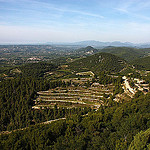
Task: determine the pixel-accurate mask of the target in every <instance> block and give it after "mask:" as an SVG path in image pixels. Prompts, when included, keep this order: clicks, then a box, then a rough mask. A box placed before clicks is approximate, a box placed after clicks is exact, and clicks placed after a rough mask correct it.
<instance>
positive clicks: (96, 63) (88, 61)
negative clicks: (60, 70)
mask: <svg viewBox="0 0 150 150" xmlns="http://www.w3.org/2000/svg"><path fill="white" fill-rule="evenodd" d="M124 67H126V62H125V61H124V60H123V59H121V58H119V57H117V56H115V55H112V54H109V53H97V54H94V55H91V56H87V57H85V58H80V59H78V60H75V61H74V62H71V63H69V68H70V69H71V70H74V71H78V72H79V71H88V70H91V71H93V72H95V73H98V72H100V71H110V72H119V71H121V70H122V69H123V68H124Z"/></svg>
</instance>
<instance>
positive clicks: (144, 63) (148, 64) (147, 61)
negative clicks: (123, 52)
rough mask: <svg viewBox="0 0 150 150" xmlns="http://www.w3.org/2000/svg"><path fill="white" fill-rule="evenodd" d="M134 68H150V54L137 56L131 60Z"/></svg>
mask: <svg viewBox="0 0 150 150" xmlns="http://www.w3.org/2000/svg"><path fill="white" fill-rule="evenodd" d="M131 63H132V64H133V65H134V66H135V68H136V69H139V70H150V56H148V57H144V58H139V59H136V60H134V61H132V62H131Z"/></svg>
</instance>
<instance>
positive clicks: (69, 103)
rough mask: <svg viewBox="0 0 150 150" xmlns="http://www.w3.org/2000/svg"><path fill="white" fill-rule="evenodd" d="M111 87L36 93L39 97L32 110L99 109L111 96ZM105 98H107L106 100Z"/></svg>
mask: <svg viewBox="0 0 150 150" xmlns="http://www.w3.org/2000/svg"><path fill="white" fill-rule="evenodd" d="M113 89H114V86H113V85H107V87H106V86H104V85H99V86H98V87H94V86H91V87H89V88H84V87H68V88H60V87H58V88H56V89H51V90H48V91H40V92H37V94H38V95H39V96H38V97H37V99H36V100H35V104H36V105H35V106H33V108H34V109H40V108H44V107H54V105H56V104H57V105H58V107H67V108H72V107H91V108H99V107H100V106H101V105H104V103H105V101H106V100H107V99H109V95H110V94H113ZM106 97H107V98H106Z"/></svg>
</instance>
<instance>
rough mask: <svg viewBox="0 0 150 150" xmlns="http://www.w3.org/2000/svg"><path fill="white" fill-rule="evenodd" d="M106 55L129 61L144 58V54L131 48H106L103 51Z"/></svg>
mask: <svg viewBox="0 0 150 150" xmlns="http://www.w3.org/2000/svg"><path fill="white" fill-rule="evenodd" d="M101 51H102V52H105V53H111V54H114V55H116V56H118V57H121V58H123V59H125V60H127V61H132V60H134V59H137V58H140V57H143V56H144V52H142V51H140V50H138V49H136V48H130V47H106V48H104V49H102V50H101Z"/></svg>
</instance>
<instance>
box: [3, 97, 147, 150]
mask: <svg viewBox="0 0 150 150" xmlns="http://www.w3.org/2000/svg"><path fill="white" fill-rule="evenodd" d="M149 103H150V95H149V94H148V95H146V96H141V97H139V98H137V99H133V100H132V101H130V102H126V103H122V104H119V103H113V105H112V106H107V107H101V108H100V109H99V110H98V111H97V112H91V113H88V116H82V115H80V114H79V115H77V114H76V115H74V116H72V117H71V118H67V119H66V120H62V121H58V122H54V123H51V124H50V125H39V126H33V127H30V128H29V129H26V130H23V131H16V132H14V133H11V134H9V135H1V136H0V141H1V142H0V148H1V149H26V150H27V149H33V150H35V149H94V150H97V149H103V150H112V149H114V150H115V149H116V150H118V149H121V150H127V149H128V147H129V145H130V143H131V142H132V140H133V137H134V136H135V135H136V134H137V133H139V132H140V131H145V130H146V129H148V128H150V119H149V118H150V113H149V110H150V105H149ZM141 133H142V132H141ZM147 135H149V132H148V133H147ZM135 140H136V137H135V139H134V141H133V142H132V144H131V146H130V149H132V148H131V147H134V143H135ZM143 140H144V139H143ZM140 142H142V141H140ZM143 142H144V141H143ZM145 142H147V144H149V140H147V141H145ZM135 144H136V143H135ZM142 144H143V145H144V144H146V143H142ZM135 146H137V145H135ZM144 146H145V145H144ZM145 148H146V147H145ZM146 149H147V150H148V148H146ZM141 150H142V149H141Z"/></svg>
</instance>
